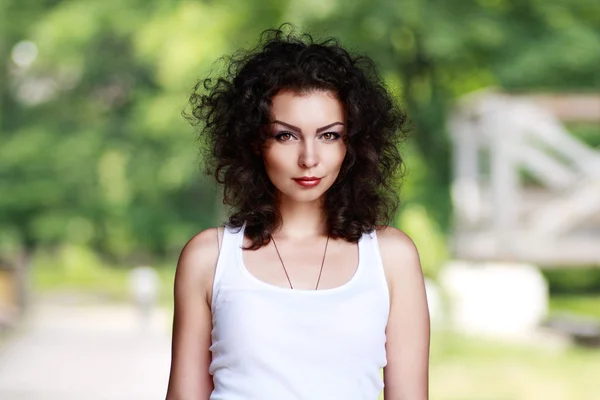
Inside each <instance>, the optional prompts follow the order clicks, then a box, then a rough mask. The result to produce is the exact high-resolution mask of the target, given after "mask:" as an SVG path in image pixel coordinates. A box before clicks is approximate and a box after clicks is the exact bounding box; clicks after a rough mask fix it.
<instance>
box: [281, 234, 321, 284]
mask: <svg viewBox="0 0 600 400" xmlns="http://www.w3.org/2000/svg"><path fill="white" fill-rule="evenodd" d="M271 239H272V240H273V244H274V245H275V251H276V252H277V256H278V257H279V261H281V266H282V267H283V272H285V277H286V278H287V280H288V283H289V284H290V289H294V286H292V281H291V280H290V276H289V275H288V272H287V269H286V268H285V264H284V263H283V260H282V259H281V254H279V249H278V248H277V243H275V238H274V237H273V236H271ZM328 244H329V235H327V241H326V242H325V251H324V252H323V260H322V261H321V269H320V270H319V278H318V279H317V285H316V286H315V290H317V289H318V288H319V282H320V281H321V274H322V273H323V264H325V254H327V245H328Z"/></svg>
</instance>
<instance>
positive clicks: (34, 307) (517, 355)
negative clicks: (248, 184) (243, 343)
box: [0, 0, 600, 400]
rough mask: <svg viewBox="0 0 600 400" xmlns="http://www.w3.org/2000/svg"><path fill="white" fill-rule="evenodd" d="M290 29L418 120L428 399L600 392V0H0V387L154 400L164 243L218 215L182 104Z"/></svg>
mask: <svg viewBox="0 0 600 400" xmlns="http://www.w3.org/2000/svg"><path fill="white" fill-rule="evenodd" d="M286 21H287V22H291V23H293V24H295V25H296V26H297V27H298V28H300V30H302V31H304V30H306V31H309V32H311V33H313V34H314V35H315V36H316V37H325V36H330V35H331V36H336V37H338V38H339V39H340V40H341V42H342V43H343V44H344V45H346V46H347V47H348V48H350V49H352V50H356V51H358V52H362V53H366V54H367V55H369V56H370V57H372V58H373V59H374V60H375V61H376V63H377V64H378V65H379V67H380V71H381V74H382V76H383V78H384V79H385V82H386V84H387V85H388V86H389V88H390V90H391V91H392V92H393V93H394V94H395V96H396V97H397V99H398V101H399V103H400V104H401V105H402V106H403V107H405V108H406V109H407V111H408V113H409V116H410V118H411V126H412V134H411V139H410V140H409V142H407V143H405V144H404V145H403V148H402V151H403V152H404V154H405V157H406V162H407V176H406V181H405V184H404V186H403V188H402V190H401V198H402V200H403V201H402V207H401V210H400V213H399V215H398V218H397V220H396V221H395V222H394V224H395V225H396V226H397V227H399V228H401V229H403V230H404V231H406V232H407V233H408V234H409V235H410V236H411V237H412V238H413V239H414V240H415V242H416V244H417V246H418V248H419V250H420V254H421V258H422V264H423V268H424V271H425V275H426V277H427V287H428V296H429V303H430V311H431V315H432V324H433V334H432V356H431V399H433V400H458V399H461V400H465V399H490V400H491V399H494V400H501V399H502V400H532V399H536V400H537V399H545V400H554V399H557V400H558V399H561V400H562V399H565V400H567V399H568V400H572V399H586V400H589V399H598V398H600V389H598V385H597V371H599V370H600V350H598V346H600V326H599V321H600V268H598V267H600V3H598V1H597V0H570V1H568V2H567V1H562V0H545V1H538V0H477V1H476V0H460V1H459V0H447V1H444V2H442V1H431V0H398V1H391V0H369V1H367V0H346V1H338V0H303V1H300V0H279V1H259V0H221V1H210V0H206V1H169V2H166V1H158V0H144V1H141V0H127V1H125V0H121V1H116V0H104V1H100V0H86V1H83V0H80V1H67V0H62V1H61V0H38V1H34V0H31V1H30V0H0V398H1V399H6V400H11V399H20V400H23V399H42V400H45V399H82V398H85V399H160V398H164V394H165V390H166V383H167V379H168V368H169V362H170V324H171V318H172V284H173V276H174V268H175V264H176V261H177V256H178V254H179V251H180V250H181V248H182V247H183V245H184V244H185V243H186V241H187V240H188V239H189V238H190V237H191V236H193V235H194V234H195V233H197V232H198V231H200V230H202V229H204V228H207V227H210V226H215V225H216V224H218V223H221V222H222V220H223V215H224V214H223V212H224V210H223V209H222V206H221V204H220V202H219V200H218V196H219V192H218V190H217V188H216V187H215V185H214V184H213V183H212V181H211V180H210V179H208V178H206V177H204V176H203V175H202V173H201V168H200V163H201V159H200V156H199V151H198V149H197V143H196V136H195V135H196V133H195V132H194V130H193V129H192V128H191V127H190V126H188V125H187V123H186V122H185V120H184V119H183V118H182V117H181V111H182V110H183V108H184V107H185V106H186V102H187V98H188V96H189V94H190V92H191V89H192V87H193V85H194V84H195V82H196V81H197V79H199V78H202V77H205V76H206V75H207V74H209V73H212V74H213V75H215V74H217V73H218V68H219V64H214V62H215V61H216V60H217V59H218V58H219V57H220V56H222V55H223V54H228V53H231V52H233V51H235V50H236V49H238V48H240V47H251V46H253V45H254V44H255V42H256V39H257V38H258V35H259V33H260V32H261V31H262V30H264V29H267V28H270V27H277V26H279V25H280V24H281V23H282V22H286ZM593 371H595V373H594V372H593Z"/></svg>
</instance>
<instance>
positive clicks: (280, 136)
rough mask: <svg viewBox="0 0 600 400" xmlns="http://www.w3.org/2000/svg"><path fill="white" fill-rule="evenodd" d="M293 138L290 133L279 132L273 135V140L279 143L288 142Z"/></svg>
mask: <svg viewBox="0 0 600 400" xmlns="http://www.w3.org/2000/svg"><path fill="white" fill-rule="evenodd" d="M293 137H294V136H293V135H292V134H291V133H290V132H281V133H279V134H277V135H275V139H277V140H279V141H280V142H287V141H289V140H291V139H292V138H293Z"/></svg>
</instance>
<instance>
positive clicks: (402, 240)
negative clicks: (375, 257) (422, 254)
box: [377, 226, 419, 261]
mask: <svg viewBox="0 0 600 400" xmlns="http://www.w3.org/2000/svg"><path fill="white" fill-rule="evenodd" d="M377 241H378V242H379V249H380V251H381V255H382V257H384V256H385V257H386V258H390V257H391V258H394V259H396V260H398V261H401V260H406V261H409V260H414V259H415V258H418V257H419V253H418V250H417V247H416V246H415V243H414V242H413V241H412V239H411V238H410V237H409V236H408V235H407V234H406V233H404V232H403V231H401V230H400V229H398V228H394V227H393V226H382V227H378V229H377Z"/></svg>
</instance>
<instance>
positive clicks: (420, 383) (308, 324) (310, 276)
mask: <svg viewBox="0 0 600 400" xmlns="http://www.w3.org/2000/svg"><path fill="white" fill-rule="evenodd" d="M229 62H230V64H229V68H228V69H227V72H226V73H225V74H224V76H221V77H220V78H219V79H218V80H216V81H214V82H213V81H211V80H208V79H207V80H204V81H203V82H201V83H200V84H199V85H198V86H197V87H196V90H195V91H194V94H193V95H192V97H191V104H192V106H193V111H192V116H191V118H193V119H194V120H195V121H196V122H198V123H199V124H201V127H202V133H203V137H204V138H205V139H206V144H207V146H206V149H207V150H208V151H207V154H206V156H207V157H208V158H207V160H208V161H209V167H211V168H210V169H211V170H212V171H213V172H214V174H215V176H216V179H217V181H218V182H219V183H221V184H223V185H224V202H225V203H226V204H228V205H230V206H231V214H230V216H229V219H228V221H227V223H226V224H225V226H224V227H220V228H211V229H207V230H205V231H202V232H200V233H199V234H197V235H196V236H194V237H193V238H192V239H191V240H190V241H189V242H188V243H187V244H186V246H185V247H184V249H183V251H182V253H181V257H180V259H179V262H178V266H177V273H176V277H175V315H174V327H173V348H172V350H173V353H172V364H171V374H170V380H169V388H168V393H167V399H168V400H187V399H194V400H196V399H211V400H238V399H244V400H269V399H274V400H287V399H290V400H291V399H302V400H304V399H306V400H353V399H356V400H359V399H360V400H363V399H364V400H376V399H378V396H379V395H380V393H381V391H382V390H384V396H385V399H386V400H395V399H397V400H400V399H402V400H424V399H427V396H428V394H427V391H428V388H427V386H428V358H429V315H428V310H427V302H426V297H425V289H424V284H423V276H422V272H421V267H420V264H419V257H418V254H417V250H416V249H415V246H414V245H413V243H412V241H411V240H410V239H409V238H408V237H407V236H406V235H405V234H404V233H402V232H401V231H399V230H398V229H395V228H392V227H386V226H385V225H386V224H387V223H388V221H389V220H390V218H391V217H392V216H393V213H394V210H395V208H396V205H397V198H396V196H395V190H396V188H394V184H395V183H396V182H397V181H398V179H396V178H397V177H398V176H399V174H398V173H399V172H400V171H399V170H400V168H401V166H402V164H403V163H402V159H401V157H400V154H399V152H398V150H397V144H398V142H399V139H400V138H401V137H402V135H403V134H402V126H403V124H404V121H405V116H404V114H403V113H402V112H401V111H400V110H399V109H398V108H397V107H396V106H395V105H394V101H393V100H392V99H391V96H390V94H389V93H388V92H387V91H386V90H385V88H384V86H383V85H382V83H381V81H380V79H379V78H378V75H377V74H376V72H375V70H374V68H373V66H372V62H371V61H370V60H369V59H368V58H365V57H354V56H351V55H350V54H349V53H348V52H347V51H346V50H344V49H343V48H342V47H341V46H340V45H339V44H338V42H337V41H335V40H332V39H330V40H327V41H324V42H314V41H313V39H312V38H311V37H310V36H308V35H301V36H295V35H293V34H285V33H284V32H282V31H281V30H279V29H277V30H269V31H266V32H265V33H264V35H263V38H262V40H261V44H260V45H259V46H258V47H257V48H256V49H254V50H252V51H249V52H245V53H236V55H235V56H233V57H232V58H230V59H229ZM382 369H383V373H382Z"/></svg>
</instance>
